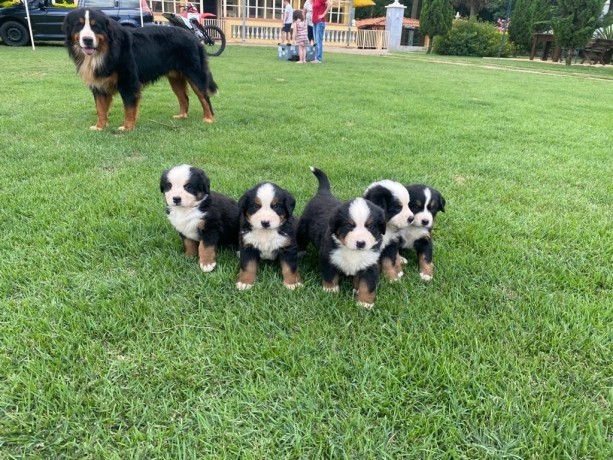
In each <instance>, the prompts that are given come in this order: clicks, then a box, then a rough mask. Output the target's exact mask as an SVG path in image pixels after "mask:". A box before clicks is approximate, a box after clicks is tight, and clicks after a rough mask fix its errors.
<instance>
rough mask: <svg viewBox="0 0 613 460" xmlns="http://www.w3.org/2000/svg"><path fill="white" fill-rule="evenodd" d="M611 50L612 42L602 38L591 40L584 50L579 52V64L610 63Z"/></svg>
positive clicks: (612, 47)
mask: <svg viewBox="0 0 613 460" xmlns="http://www.w3.org/2000/svg"><path fill="white" fill-rule="evenodd" d="M612 49H613V40H606V39H604V38H596V39H594V40H591V41H590V42H589V43H588V44H587V45H585V48H583V49H582V50H581V51H580V55H581V58H582V59H581V64H583V63H584V62H585V61H587V62H588V64H590V65H593V64H602V65H605V64H608V63H609V62H611V53H610V51H611V50H612Z"/></svg>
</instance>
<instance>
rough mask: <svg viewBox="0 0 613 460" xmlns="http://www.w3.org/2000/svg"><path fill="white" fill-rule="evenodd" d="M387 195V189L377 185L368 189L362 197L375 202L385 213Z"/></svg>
mask: <svg viewBox="0 0 613 460" xmlns="http://www.w3.org/2000/svg"><path fill="white" fill-rule="evenodd" d="M388 195H389V191H388V190H387V189H385V188H384V187H381V186H379V185H378V186H376V187H373V188H371V189H370V190H368V192H366V193H365V194H364V198H366V199H367V200H368V201H370V202H371V203H374V204H376V205H377V206H379V207H380V208H381V209H383V212H385V213H387V204H388Z"/></svg>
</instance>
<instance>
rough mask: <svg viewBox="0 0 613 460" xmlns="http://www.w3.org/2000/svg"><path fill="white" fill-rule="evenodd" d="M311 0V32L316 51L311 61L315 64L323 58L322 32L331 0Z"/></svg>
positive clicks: (324, 28)
mask: <svg viewBox="0 0 613 460" xmlns="http://www.w3.org/2000/svg"><path fill="white" fill-rule="evenodd" d="M312 1H313V34H314V36H315V46H316V47H317V51H316V54H315V59H314V60H313V61H312V62H313V63H315V64H320V63H321V61H322V59H323V52H324V32H325V30H326V16H327V15H328V11H330V7H331V6H332V1H331V0H312Z"/></svg>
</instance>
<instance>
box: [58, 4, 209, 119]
mask: <svg viewBox="0 0 613 460" xmlns="http://www.w3.org/2000/svg"><path fill="white" fill-rule="evenodd" d="M64 31H65V32H66V47H67V48H68V54H69V55H70V57H71V58H72V60H73V61H74V63H75V65H76V66H77V73H78V74H79V75H80V77H81V79H83V81H84V82H85V83H86V84H87V86H89V88H90V89H91V90H92V93H93V94H94V100H95V102H96V112H97V114H98V119H97V121H96V124H95V125H94V126H92V127H91V128H90V129H93V130H101V129H104V128H106V126H107V123H108V114H109V109H110V107H111V102H112V101H113V96H114V95H115V94H117V93H119V94H120V96H121V99H122V100H123V106H124V121H123V125H122V126H121V127H120V128H119V129H120V130H131V129H134V127H135V126H136V118H137V116H138V109H139V103H140V99H141V91H142V88H143V86H145V85H147V84H149V83H153V82H155V81H157V80H158V79H159V78H161V77H163V76H166V77H167V78H168V81H169V82H170V86H171V88H172V90H173V91H174V93H175V95H176V96H177V99H178V100H179V113H178V114H177V115H175V118H187V110H188V107H189V98H188V94H187V85H188V84H189V85H190V86H191V88H192V90H193V91H194V92H195V93H196V96H197V97H198V100H199V101H200V104H201V105H202V110H203V111H204V121H205V122H206V123H212V122H213V120H214V115H213V108H212V106H211V101H210V98H209V97H210V96H211V95H212V94H215V93H216V92H217V85H216V83H215V81H214V80H213V77H212V75H211V72H210V70H209V66H208V62H207V57H206V53H205V51H204V48H203V47H202V46H201V45H200V42H199V41H198V39H197V38H196V37H195V36H194V35H193V34H191V33H190V32H189V31H188V30H184V29H180V28H178V27H162V26H150V27H141V28H138V29H135V30H134V31H131V30H128V29H127V28H126V27H123V26H121V25H120V24H119V23H118V22H117V21H115V20H114V19H111V18H110V17H109V16H107V15H106V14H104V13H103V12H101V11H98V10H90V9H86V8H77V9H75V10H74V11H71V12H70V13H69V14H68V15H67V16H66V18H65V19H64Z"/></svg>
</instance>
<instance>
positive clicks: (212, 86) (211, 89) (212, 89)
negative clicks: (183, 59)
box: [198, 46, 219, 96]
mask: <svg viewBox="0 0 613 460" xmlns="http://www.w3.org/2000/svg"><path fill="white" fill-rule="evenodd" d="M198 48H199V53H200V62H201V63H202V71H203V72H204V74H205V76H206V92H207V95H209V96H213V95H214V94H217V91H218V90H219V88H218V87H217V83H215V80H213V74H212V73H211V71H210V70H209V64H208V57H207V54H206V51H205V49H204V46H199V47H198Z"/></svg>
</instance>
